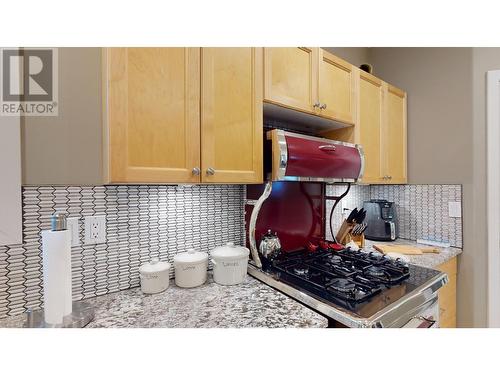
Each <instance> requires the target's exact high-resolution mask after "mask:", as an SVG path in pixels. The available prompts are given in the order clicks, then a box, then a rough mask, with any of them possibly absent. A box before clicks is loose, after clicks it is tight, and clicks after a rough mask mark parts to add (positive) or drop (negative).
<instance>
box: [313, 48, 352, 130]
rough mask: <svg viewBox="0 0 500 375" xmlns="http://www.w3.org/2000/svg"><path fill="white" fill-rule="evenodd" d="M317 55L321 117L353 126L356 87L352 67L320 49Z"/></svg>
mask: <svg viewBox="0 0 500 375" xmlns="http://www.w3.org/2000/svg"><path fill="white" fill-rule="evenodd" d="M319 54H320V59H319V81H318V86H319V104H320V110H321V116H323V117H329V118H331V119H333V120H337V121H339V122H343V123H346V124H354V122H355V121H354V118H355V111H356V100H357V97H356V95H357V90H356V86H357V85H356V82H355V74H354V71H353V70H354V69H353V66H352V65H351V64H349V63H348V62H346V61H344V60H342V59H340V58H338V57H336V56H334V55H332V54H331V53H329V52H327V51H325V50H323V49H320V52H319Z"/></svg>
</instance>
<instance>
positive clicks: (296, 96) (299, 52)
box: [264, 47, 319, 113]
mask: <svg viewBox="0 0 500 375" xmlns="http://www.w3.org/2000/svg"><path fill="white" fill-rule="evenodd" d="M318 53H319V48H306V47H284V48H282V47H276V48H274V47H273V48H264V80H265V81H264V99H265V100H266V101H267V102H271V103H274V104H278V105H281V106H285V107H288V108H291V109H296V110H299V111H304V112H308V113H314V111H315V108H316V107H315V102H316V101H317V92H318Z"/></svg>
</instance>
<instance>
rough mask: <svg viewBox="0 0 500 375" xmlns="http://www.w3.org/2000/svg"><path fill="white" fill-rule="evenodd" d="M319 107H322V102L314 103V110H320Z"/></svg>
mask: <svg viewBox="0 0 500 375" xmlns="http://www.w3.org/2000/svg"><path fill="white" fill-rule="evenodd" d="M319 107H321V103H320V102H316V103H314V105H313V108H319Z"/></svg>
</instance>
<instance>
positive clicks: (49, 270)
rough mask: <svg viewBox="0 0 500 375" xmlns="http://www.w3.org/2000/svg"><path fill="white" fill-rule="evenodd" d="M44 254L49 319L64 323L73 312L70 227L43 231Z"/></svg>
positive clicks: (46, 302)
mask: <svg viewBox="0 0 500 375" xmlns="http://www.w3.org/2000/svg"><path fill="white" fill-rule="evenodd" d="M42 257H43V300H44V313H45V322H46V323H49V324H62V322H63V317H64V316H66V315H68V314H71V312H72V293H71V234H70V232H69V230H60V231H52V230H47V231H43V232H42Z"/></svg>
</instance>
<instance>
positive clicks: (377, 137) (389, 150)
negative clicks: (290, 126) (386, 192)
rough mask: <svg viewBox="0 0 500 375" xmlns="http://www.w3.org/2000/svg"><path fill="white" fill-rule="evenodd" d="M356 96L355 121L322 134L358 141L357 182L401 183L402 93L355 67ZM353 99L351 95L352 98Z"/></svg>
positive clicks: (404, 170) (404, 135)
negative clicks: (361, 165) (361, 162)
mask: <svg viewBox="0 0 500 375" xmlns="http://www.w3.org/2000/svg"><path fill="white" fill-rule="evenodd" d="M353 80H354V82H356V88H357V90H356V93H355V94H354V95H353V98H357V103H356V105H354V108H355V112H354V113H355V114H354V115H353V120H354V123H355V125H354V126H352V127H345V128H341V129H335V130H332V131H328V132H325V133H323V134H322V135H323V136H325V137H327V138H330V139H335V140H339V141H343V142H350V143H359V144H361V146H362V147H363V151H364V154H365V170H364V174H363V178H362V179H361V182H363V183H366V184H405V183H406V182H407V156H406V155H407V130H406V129H407V124H406V119H407V113H406V93H405V92H404V91H402V90H400V89H398V88H397V87H395V86H392V85H390V84H388V83H387V82H384V81H382V80H381V79H379V78H377V77H375V76H373V75H371V74H369V73H367V72H365V71H362V70H360V69H357V68H355V69H354V70H353ZM353 100H354V99H353Z"/></svg>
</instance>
